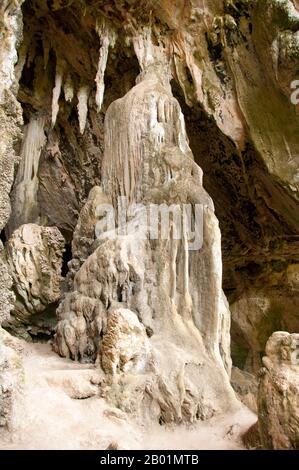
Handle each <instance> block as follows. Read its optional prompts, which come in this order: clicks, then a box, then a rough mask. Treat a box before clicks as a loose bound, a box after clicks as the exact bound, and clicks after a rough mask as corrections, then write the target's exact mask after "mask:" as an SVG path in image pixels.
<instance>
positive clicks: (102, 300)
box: [54, 31, 237, 423]
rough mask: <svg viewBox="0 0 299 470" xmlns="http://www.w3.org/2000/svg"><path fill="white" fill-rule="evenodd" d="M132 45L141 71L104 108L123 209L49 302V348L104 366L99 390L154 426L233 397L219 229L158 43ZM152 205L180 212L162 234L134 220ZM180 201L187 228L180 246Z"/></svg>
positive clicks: (207, 413) (106, 173) (202, 412)
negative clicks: (58, 298) (53, 323)
mask: <svg viewBox="0 0 299 470" xmlns="http://www.w3.org/2000/svg"><path fill="white" fill-rule="evenodd" d="M136 48H137V52H138V59H139V61H140V62H141V63H140V65H141V68H142V72H141V74H140V76H139V77H138V79H137V84H136V86H135V87H133V89H131V90H130V91H129V93H127V94H126V95H125V96H124V97H123V98H122V99H119V100H117V101H115V102H113V103H112V105H111V106H110V107H109V109H108V111H107V114H106V118H105V154H104V161H103V167H102V172H103V179H102V181H103V189H104V191H105V193H106V194H107V197H108V200H109V199H111V200H112V202H113V209H115V213H116V216H117V217H119V213H120V212H121V208H120V207H117V206H119V204H118V203H119V197H120V196H121V197H122V198H123V199H121V201H122V202H123V201H124V198H125V197H126V201H127V203H128V205H129V213H130V215H129V218H128V220H127V224H126V225H124V226H123V225H122V224H121V225H122V226H121V229H122V230H121V232H122V234H121V236H118V233H119V232H117V228H116V229H115V230H114V231H113V230H112V231H110V232H107V233H103V232H101V230H100V229H99V227H98V226H97V228H98V230H97V233H98V236H99V239H98V241H97V247H96V248H95V250H94V251H93V253H92V254H91V255H90V256H89V257H88V258H87V259H86V261H85V262H84V263H83V265H82V266H81V268H80V269H79V271H78V272H77V274H76V275H75V278H74V284H73V289H72V292H70V293H69V294H67V295H66V297H65V299H64V301H63V302H62V304H61V305H60V307H59V312H58V313H59V319H60V321H59V323H58V326H57V332H56V337H55V342H54V348H55V350H56V351H57V352H58V353H59V354H61V355H63V356H71V357H72V358H73V359H79V358H81V359H83V360H89V361H96V362H97V363H98V366H99V367H102V368H103V370H104V372H105V373H106V379H105V381H104V383H103V384H102V394H103V396H106V397H107V399H109V400H110V401H112V402H113V403H115V404H117V405H118V406H120V407H121V408H123V409H125V410H126V411H131V412H136V413H137V412H140V411H142V413H143V414H146V413H148V415H149V416H151V417H152V418H156V419H157V420H159V421H160V423H162V422H171V421H176V422H180V421H194V420H195V419H207V418H209V417H211V416H213V415H214V414H215V413H217V412H219V411H224V410H228V409H230V408H231V407H233V406H235V405H236V403H237V402H236V399H235V396H234V393H233V391H232V389H231V387H230V384H229V374H230V354H229V322H230V317H229V311H228V308H227V306H226V304H225V302H224V300H223V293H222V288H221V283H222V279H221V246H220V231H219V227H218V221H217V219H216V217H215V215H214V208H213V203H212V200H211V198H210V197H209V196H208V194H207V193H206V192H205V190H204V189H203V186H202V171H201V169H200V168H199V167H198V166H197V165H196V164H195V163H194V161H193V156H192V152H191V150H190V148H189V145H188V141H187V137H186V133H185V127H184V118H183V115H182V112H181V110H180V106H179V104H178V102H177V101H176V100H175V99H174V98H173V96H172V93H171V88H170V84H169V79H170V77H169V75H168V67H167V61H166V59H165V58H164V56H163V53H162V52H163V51H162V50H161V49H160V48H158V47H156V46H153V45H152V43H151V41H150V36H149V33H148V31H145V33H143V32H142V33H141V34H140V37H139V38H138V41H135V50H136ZM140 203H142V204H144V206H142V207H141V206H140ZM163 203H164V206H163V207H164V208H165V207H167V206H171V205H172V206H171V207H172V208H173V207H174V205H176V208H177V210H180V209H181V210H182V211H181V213H183V214H184V215H185V218H183V223H182V220H181V219H180V218H179V219H178V218H177V217H176V215H175V212H173V214H172V216H171V217H170V221H169V225H168V226H167V236H164V237H159V238H158V239H154V240H153V239H151V238H153V237H150V234H152V233H153V231H155V229H157V227H154V226H153V220H152V219H151V218H150V217H148V218H147V223H146V220H145V219H146V215H147V212H146V209H144V207H146V208H149V207H152V208H153V207H154V206H153V205H154V204H156V206H155V207H157V205H161V204H163ZM188 205H189V206H188ZM188 207H189V208H190V209H191V210H190V215H191V214H193V216H191V219H193V222H194V223H195V225H196V224H197V225H196V227H195V228H196V229H197V230H195V240H192V243H190V233H189V232H190V230H189V231H188V223H187V219H188V217H187V214H186V213H185V212H184V211H186V212H188V210H187V209H188ZM160 208H161V206H160ZM113 209H112V210H113ZM189 219H190V217H189ZM189 219H188V220H189ZM107 220H108V219H107ZM91 222H92V219H91ZM93 222H94V221H93ZM189 222H190V220H189ZM100 227H101V229H102V228H103V224H102V223H101V224H100ZM109 228H110V229H111V224H110V226H109ZM118 228H120V225H119V227H118ZM112 229H113V227H112ZM189 229H190V227H189ZM178 231H180V232H181V236H175V235H174V234H175V233H176V234H178ZM164 235H165V233H164ZM196 238H198V239H196ZM201 239H203V244H201V241H202V240H201ZM196 243H197V244H198V246H196ZM189 248H193V249H189ZM221 354H222V356H221ZM224 364H225V365H226V369H227V370H226V369H225V365H224Z"/></svg>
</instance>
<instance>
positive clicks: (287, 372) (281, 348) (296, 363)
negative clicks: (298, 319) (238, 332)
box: [258, 332, 299, 449]
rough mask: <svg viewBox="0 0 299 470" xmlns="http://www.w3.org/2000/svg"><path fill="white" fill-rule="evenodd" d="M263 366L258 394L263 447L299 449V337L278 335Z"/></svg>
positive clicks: (279, 333) (295, 335)
mask: <svg viewBox="0 0 299 470" xmlns="http://www.w3.org/2000/svg"><path fill="white" fill-rule="evenodd" d="M263 364H264V368H263V369H262V370H261V373H260V384H259V391H258V412H259V428H260V435H261V439H262V444H263V447H265V448H267V449H299V401H298V400H299V334H292V335H290V334H289V333H285V332H276V333H274V334H273V335H272V336H271V338H270V339H269V341H268V343H267V346H266V357H264V358H263Z"/></svg>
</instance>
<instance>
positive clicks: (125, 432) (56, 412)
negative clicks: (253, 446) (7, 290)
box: [0, 343, 256, 450]
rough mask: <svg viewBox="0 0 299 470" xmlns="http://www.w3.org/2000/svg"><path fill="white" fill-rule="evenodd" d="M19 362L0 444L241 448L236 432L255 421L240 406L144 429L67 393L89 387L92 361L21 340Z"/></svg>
mask: <svg viewBox="0 0 299 470" xmlns="http://www.w3.org/2000/svg"><path fill="white" fill-rule="evenodd" d="M23 361H24V370H25V386H24V389H23V391H22V393H21V394H20V396H19V398H18V399H17V402H16V411H15V419H14V427H13V429H12V430H11V431H10V432H7V431H1V432H0V449H6V450H9V449H99V450H100V449H106V448H107V446H109V445H110V444H111V443H117V444H118V448H119V449H169V450H170V449H174V450H185V449H188V450H194V449H197V450H203V449H209V450H210V449H226V450H230V449H244V446H243V445H242V442H241V438H240V436H241V435H242V434H243V433H244V432H245V431H246V430H247V429H248V428H249V427H250V426H251V425H252V424H253V423H254V422H255V421H256V416H255V415H254V414H253V413H252V412H251V411H249V410H248V409H247V408H246V407H244V406H240V409H239V410H238V411H237V412H236V413H233V414H230V415H225V416H221V417H217V418H213V419H211V420H210V421H208V422H199V423H196V424H194V425H190V426H173V427H165V426H160V425H159V424H157V425H152V426H151V427H150V428H149V427H146V426H144V425H142V424H140V423H136V422H134V420H133V419H132V418H131V417H130V416H128V415H126V414H124V413H122V412H120V411H119V410H118V409H116V408H112V407H111V406H109V405H108V404H107V403H106V402H105V401H104V400H103V399H102V398H99V397H98V396H92V397H90V398H85V399H74V398H71V397H70V395H71V396H72V395H73V394H74V393H75V394H76V387H78V386H79V388H80V387H81V388H82V384H83V383H85V384H86V386H89V387H90V381H89V380H88V381H87V380H86V378H89V377H90V374H93V373H94V372H95V368H94V366H92V365H87V364H79V363H75V362H73V361H71V360H68V359H62V358H60V357H58V356H57V355H56V354H55V353H54V352H53V351H52V350H51V346H50V345H49V344H40V343H31V344H29V343H26V344H25V346H24V352H23ZM78 384H79V385H78ZM94 387H95V386H94ZM83 388H84V387H83ZM95 388H96V387H95ZM74 390H75V392H74ZM81 392H82V390H81ZM83 393H84V390H83Z"/></svg>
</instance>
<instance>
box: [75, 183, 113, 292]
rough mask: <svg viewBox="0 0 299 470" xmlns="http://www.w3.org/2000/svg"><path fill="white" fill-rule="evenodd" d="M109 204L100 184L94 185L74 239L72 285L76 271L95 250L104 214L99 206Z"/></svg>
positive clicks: (81, 214) (82, 211)
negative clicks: (98, 224)
mask: <svg viewBox="0 0 299 470" xmlns="http://www.w3.org/2000/svg"><path fill="white" fill-rule="evenodd" d="M108 204H109V199H108V198H107V196H106V195H105V194H104V192H103V190H102V188H101V187H100V186H94V187H93V188H92V189H91V191H90V193H89V195H88V198H87V201H86V203H85V204H84V206H83V208H82V209H81V212H80V215H79V218H78V221H77V225H76V227H75V230H74V233H73V240H72V260H71V261H70V262H69V265H68V266H69V273H68V283H69V284H70V286H71V285H72V282H73V278H74V275H75V273H76V272H77V271H78V270H79V268H80V266H81V265H82V264H83V262H84V261H85V260H86V259H87V258H88V256H89V255H91V253H92V252H93V251H94V246H93V245H94V242H95V239H96V233H95V227H96V225H97V223H99V222H100V220H101V218H102V217H103V215H104V213H103V214H100V213H98V208H99V209H100V208H102V207H103V206H105V205H108Z"/></svg>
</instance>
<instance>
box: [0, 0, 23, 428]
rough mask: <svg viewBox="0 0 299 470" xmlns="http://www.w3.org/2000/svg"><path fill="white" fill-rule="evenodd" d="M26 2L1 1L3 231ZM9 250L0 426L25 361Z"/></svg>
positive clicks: (1, 287)
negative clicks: (14, 331) (15, 331)
mask: <svg viewBox="0 0 299 470" xmlns="http://www.w3.org/2000/svg"><path fill="white" fill-rule="evenodd" d="M22 3H23V2H22V1H18V2H11V1H9V0H3V1H1V3H0V230H1V231H2V230H3V228H4V227H5V225H6V223H7V220H8V218H9V215H10V199H9V194H10V190H11V186H12V183H13V176H14V165H15V163H16V160H17V158H16V154H15V150H14V145H15V144H16V143H17V142H18V140H19V139H20V137H21V132H20V127H21V125H22V110H21V105H20V103H18V101H17V99H16V96H15V95H16V91H17V83H16V80H15V73H14V66H15V63H16V62H17V46H18V44H19V42H20V40H21V36H22V12H21V4H22ZM11 286H12V279H11V276H10V274H9V270H8V266H7V260H6V253H5V251H4V247H3V244H2V241H1V242H0V426H9V425H11V424H12V414H13V402H14V396H15V394H16V393H17V390H18V387H19V385H20V383H21V379H20V375H21V363H20V359H19V356H18V354H17V352H16V351H15V348H14V347H11V346H13V341H12V339H11V338H10V337H9V335H8V334H7V333H6V332H4V330H2V329H1V324H2V323H3V321H5V320H7V319H8V318H9V314H10V311H11V310H12V307H13V302H14V296H13V294H12V292H11Z"/></svg>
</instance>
